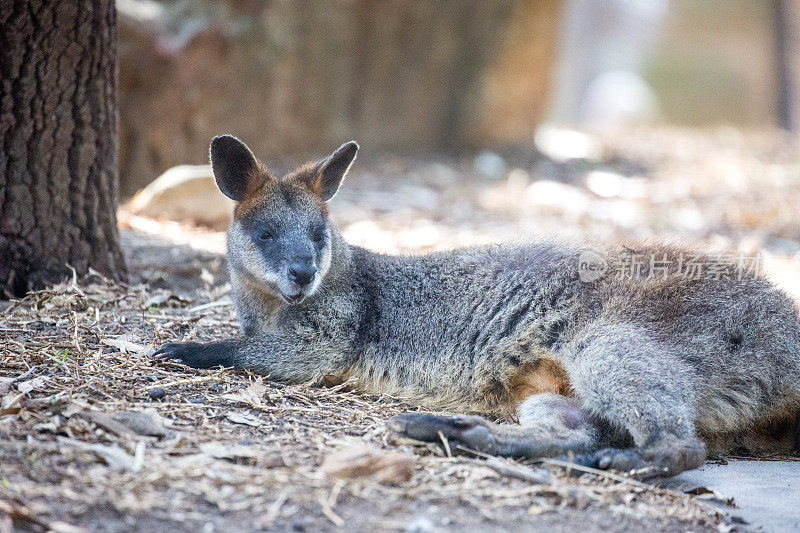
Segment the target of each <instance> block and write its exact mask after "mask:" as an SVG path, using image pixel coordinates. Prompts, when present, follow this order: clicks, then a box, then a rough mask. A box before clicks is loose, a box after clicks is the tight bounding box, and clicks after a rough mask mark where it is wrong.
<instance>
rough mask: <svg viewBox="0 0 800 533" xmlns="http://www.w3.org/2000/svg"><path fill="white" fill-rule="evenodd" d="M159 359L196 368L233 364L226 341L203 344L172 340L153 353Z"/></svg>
mask: <svg viewBox="0 0 800 533" xmlns="http://www.w3.org/2000/svg"><path fill="white" fill-rule="evenodd" d="M153 355H154V356H155V357H156V358H157V359H159V360H166V359H171V360H175V361H179V362H181V363H183V364H185V365H186V366H191V367H194V368H212V367H215V366H233V360H232V358H231V348H230V346H228V345H227V344H226V343H225V341H223V342H216V343H208V344H201V343H199V342H171V343H168V344H165V345H163V346H162V347H160V348H159V349H158V350H156V351H155V353H154V354H153Z"/></svg>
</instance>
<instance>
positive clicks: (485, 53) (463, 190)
mask: <svg viewBox="0 0 800 533" xmlns="http://www.w3.org/2000/svg"><path fill="white" fill-rule="evenodd" d="M117 6H118V10H119V40H120V43H119V50H120V59H119V68H120V73H119V92H120V96H119V98H120V119H121V131H120V185H121V187H120V188H121V193H122V196H123V200H126V199H130V198H131V197H133V199H132V201H131V202H130V203H129V204H128V205H127V206H126V207H124V208H123V210H122V213H121V220H122V222H123V225H128V226H130V227H133V228H135V229H138V230H140V231H148V228H150V229H151V230H152V231H155V229H154V228H155V227H156V226H154V225H153V224H156V223H158V224H161V226H159V228H160V229H159V231H163V230H164V224H168V223H174V224H176V225H175V226H174V233H175V234H176V235H177V234H182V235H192V231H195V230H197V232H201V231H204V232H206V233H204V235H206V237H208V235H212V237H210V239H211V240H209V239H208V238H206V239H205V241H204V242H206V244H205V245H204V246H210V247H211V248H221V247H222V246H223V244H222V243H223V238H222V236H221V234H216V237H213V235H214V234H210V233H207V231H206V230H207V229H212V230H217V231H219V230H222V229H224V228H225V226H226V224H227V218H228V216H229V213H230V208H231V206H230V204H229V203H227V202H226V200H225V199H224V198H222V197H221V195H219V194H218V193H217V192H216V191H215V187H214V185H213V180H212V178H211V176H210V173H209V170H208V167H207V166H205V164H206V163H207V149H208V143H209V140H210V139H211V138H212V137H213V136H214V135H217V134H220V133H232V134H234V135H236V136H238V137H240V138H241V139H243V140H244V141H245V142H246V143H247V144H248V145H249V146H250V147H251V148H252V149H253V151H254V152H255V153H256V155H258V156H259V157H260V158H261V159H262V160H264V161H265V162H266V163H267V164H268V166H269V167H270V168H273V169H274V170H275V171H276V172H281V171H283V170H285V169H287V168H288V167H290V166H292V165H294V164H297V163H300V162H303V161H304V160H306V159H308V158H318V157H322V156H324V155H326V154H327V153H329V152H331V151H332V150H333V149H335V148H336V147H337V146H339V144H341V143H342V142H343V141H346V140H350V139H355V140H357V141H359V143H360V144H361V147H362V149H361V152H360V153H359V160H358V161H357V164H356V165H355V167H354V169H353V171H352V175H351V178H350V180H349V183H348V184H347V185H346V186H345V187H344V189H343V190H342V192H341V193H340V195H339V196H337V199H336V200H335V201H334V202H333V204H332V208H333V214H334V217H335V218H336V220H337V221H338V222H339V224H340V226H341V227H342V229H343V231H344V233H345V235H346V236H347V237H348V238H349V239H351V240H352V241H354V242H356V243H358V244H363V245H366V246H369V247H371V248H375V249H381V250H386V251H418V250H427V249H435V248H446V247H452V246H456V245H469V244H475V243H479V242H486V241H490V240H498V239H502V240H508V239H514V238H521V237H531V236H540V235H552V234H558V235H567V236H577V237H579V238H582V239H586V238H589V239H608V238H620V237H622V238H659V239H664V238H666V239H680V240H684V241H689V242H693V243H698V244H701V245H703V246H710V247H722V248H733V249H738V250H740V251H747V252H748V253H754V252H755V251H756V250H765V251H766V253H767V254H768V255H770V257H772V258H773V259H774V260H773V261H772V262H771V264H772V265H773V267H772V268H773V270H774V271H775V272H779V271H780V272H784V273H785V276H784V277H786V279H787V281H786V283H787V284H789V285H793V286H794V287H795V288H797V285H798V283H800V281H792V280H794V279H797V278H800V276H797V273H798V272H800V214H798V212H800V200H798V198H799V197H800V194H798V193H800V165H798V162H800V158H798V153H800V152H798V150H797V143H796V138H797V135H796V130H797V127H796V125H797V124H796V123H797V116H796V115H797V113H796V112H795V107H796V104H797V103H800V94H798V93H797V91H795V90H794V88H795V87H796V86H797V81H798V73H800V69H798V66H800V62H799V61H798V57H800V56H798V54H797V53H796V50H795V44H796V43H798V42H800V40H798V30H799V29H800V26H799V25H798V23H797V21H798V17H797V15H798V13H800V11H798V10H799V9H800V2H797V1H795V0H736V1H730V0H605V1H601V0H529V1H523V0H482V1H477V0H475V1H473V0H464V1H459V2H433V1H422V0H393V1H391V2H388V1H385V2H382V1H377V0H337V1H334V0H323V1H318V2H303V1H293V0H284V1H265V0H198V1H187V0H162V1H154V0H117ZM157 178H158V179H157ZM154 180H155V182H154ZM142 189H144V190H142ZM137 192H138V194H137ZM134 195H135V196H134ZM170 221H171V222H170ZM203 228H206V229H203ZM197 232H196V234H197V235H199V233H197ZM176 238H177V237H176ZM183 238H187V239H191V237H183ZM215 239H216V240H215ZM208 242H212V243H214V244H208ZM776 275H779V274H776Z"/></svg>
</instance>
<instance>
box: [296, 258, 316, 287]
mask: <svg viewBox="0 0 800 533" xmlns="http://www.w3.org/2000/svg"><path fill="white" fill-rule="evenodd" d="M316 273H317V267H315V266H314V265H311V264H308V263H294V264H292V265H289V279H290V280H292V281H294V282H295V283H297V284H298V285H300V286H304V285H308V284H309V283H311V280H312V279H314V274H316Z"/></svg>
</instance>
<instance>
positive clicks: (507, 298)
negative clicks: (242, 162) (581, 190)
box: [162, 166, 800, 477]
mask: <svg viewBox="0 0 800 533" xmlns="http://www.w3.org/2000/svg"><path fill="white" fill-rule="evenodd" d="M309 168H311V169H312V171H313V169H314V168H316V167H313V166H312V167H304V169H301V170H300V171H298V172H297V173H294V174H293V175H290V176H289V177H286V178H283V179H282V180H275V184H274V185H272V186H271V189H270V188H268V189H267V190H265V191H262V192H261V193H260V196H259V199H257V200H253V201H251V203H253V202H255V204H254V205H255V207H253V206H252V205H251V206H250V207H249V208H248V209H249V211H248V215H247V216H266V215H265V214H264V213H263V212H262V211H260V209H272V210H275V209H278V210H284V211H285V215H284V216H283V219H284V220H285V224H287V225H289V226H292V227H298V226H303V224H305V222H304V221H305V219H306V218H307V217H309V216H312V217H313V216H319V214H320V213H322V215H323V216H325V210H324V206H322V207H319V206H316V207H315V205H316V204H315V202H314V200H313V198H311V197H312V196H313V194H312V192H310V191H305V192H303V191H300V192H298V189H297V187H294V185H292V187H293V188H292V189H291V190H292V194H296V195H299V197H298V198H294V199H291V198H290V200H289V202H288V204H287V203H286V202H284V203H283V204H281V202H280V201H277V200H276V199H275V198H276V196H280V197H285V194H284V193H281V194H278V193H277V192H275V191H278V190H283V189H281V187H285V186H288V185H286V184H297V183H303V182H307V181H308V179H306V178H303V179H300V178H298V175H299V174H298V173H300V174H303V173H304V172H305V173H307V172H309V170H308V169H309ZM345 171H346V169H345ZM342 177H343V176H342ZM304 179H305V181H304ZM303 195H307V196H308V198H306V197H305V196H303ZM276 201H277V202H278V204H280V205H277V204H276V203H275V202H276ZM258 202H261V204H258ZM258 205H261V206H262V207H258ZM266 206H269V207H266ZM292 206H293V207H292ZM325 220H326V232H327V235H328V240H327V242H326V245H325V250H324V252H323V253H322V254H321V256H320V257H326V258H327V259H325V263H326V268H324V269H320V271H321V275H320V276H319V283H318V284H317V285H316V286H315V287H314V290H313V291H310V292H309V294H307V295H306V296H305V298H304V299H303V300H302V301H301V302H300V303H298V304H296V305H290V304H287V303H284V302H283V301H282V300H281V299H280V298H279V297H278V295H277V294H276V288H275V287H276V284H275V279H274V278H276V277H277V276H280V269H279V268H278V269H272V267H270V266H269V265H267V264H266V262H265V261H264V260H261V259H258V260H256V259H252V257H251V259H250V260H248V259H244V260H243V259H242V257H243V256H247V255H248V248H249V247H250V243H249V241H248V237H247V234H246V232H243V231H242V229H241V223H240V221H239V219H237V221H235V222H234V224H233V225H232V227H231V231H230V234H229V257H230V268H231V279H232V286H233V290H232V294H233V298H234V302H235V304H236V309H237V311H238V314H239V317H240V319H241V322H242V330H243V333H244V335H243V337H241V338H239V339H235V340H231V341H228V342H226V343H222V344H217V345H214V346H211V345H191V344H190V345H185V344H184V345H180V344H173V345H167V346H166V347H165V348H163V349H162V353H163V354H165V355H167V356H170V357H176V358H179V359H183V360H184V361H186V362H187V363H189V364H193V365H195V366H212V365H213V364H220V363H221V364H231V365H233V366H237V367H240V368H248V369H250V370H253V371H256V372H260V373H263V374H265V375H269V376H270V377H271V378H274V379H279V380H286V381H291V382H305V381H310V380H315V379H318V378H320V377H321V376H326V377H331V378H334V379H339V380H345V379H353V380H354V383H355V387H356V388H358V389H359V390H362V391H365V392H372V393H389V394H392V395H394V396H398V397H401V398H405V399H407V400H408V401H410V402H414V403H417V404H419V405H424V406H426V407H431V408H436V409H446V410H453V411H461V412H470V413H480V414H483V415H488V416H491V417H494V418H514V416H515V414H516V413H517V412H518V414H519V421H520V422H521V423H522V425H513V424H496V423H494V422H490V421H487V420H485V419H483V418H480V417H475V416H471V417H432V416H431V415H421V414H417V413H410V414H407V415H403V416H401V417H398V418H397V419H395V420H393V421H392V422H391V424H390V425H391V426H392V427H393V428H394V429H396V430H397V431H400V432H403V433H406V434H408V435H412V436H416V438H423V439H425V438H429V439H430V440H437V441H438V439H439V437H438V431H444V434H445V435H446V436H448V438H450V439H452V440H453V441H454V442H455V443H461V444H463V445H465V446H467V447H472V448H477V449H481V450H483V451H487V452H491V453H499V454H502V455H511V456H526V457H530V456H541V455H546V456H557V455H561V454H564V453H566V452H576V453H578V454H584V455H579V456H578V458H579V460H582V461H583V462H584V464H590V465H592V466H597V467H601V468H618V469H624V470H627V469H630V468H641V469H642V470H640V472H645V474H646V475H674V474H676V473H678V472H680V471H681V470H684V469H687V468H693V467H696V466H698V465H699V464H701V463H702V461H703V459H704V458H705V444H707V445H709V446H711V449H712V450H713V451H717V452H719V451H730V450H731V449H733V448H736V447H741V446H745V447H749V448H750V451H751V452H753V453H759V452H763V451H772V450H773V449H784V451H785V447H786V446H787V444H786V443H787V442H789V440H791V438H790V439H789V440H786V439H785V438H783V437H785V436H786V435H785V434H787V432H788V433H791V432H792V431H796V426H795V425H793V424H796V420H797V415H798V412H799V409H798V407H799V406H800V319H799V318H798V311H797V308H796V307H795V305H794V303H793V302H792V301H791V300H790V299H789V298H788V297H787V296H786V295H785V294H783V293H782V292H780V291H779V290H777V289H776V288H775V287H774V286H772V285H771V284H770V283H769V282H767V281H766V280H764V279H761V278H759V277H758V276H755V275H748V276H744V277H743V279H736V278H733V279H723V280H715V279H708V278H702V279H696V280H695V279H689V278H687V277H686V276H681V275H680V273H679V272H678V271H677V269H676V268H671V269H670V271H669V272H667V273H661V274H663V276H662V275H659V276H656V275H651V272H650V271H649V269H648V268H644V269H643V270H642V271H640V272H637V273H636V275H635V276H633V277H632V278H623V279H618V278H617V277H615V276H612V275H606V276H603V277H601V278H600V279H598V280H596V281H592V282H583V281H581V279H580V277H579V275H578V261H579V257H580V255H581V253H582V252H583V251H584V250H585V247H581V246H578V245H574V244H569V243H562V242H555V241H544V242H538V243H529V244H503V245H493V246H485V247H480V248H470V249H461V250H453V251H449V252H442V253H434V254H430V255H424V256H388V255H382V254H377V253H374V252H371V251H368V250H365V249H363V248H359V247H356V246H351V245H349V244H348V243H347V242H345V240H344V239H343V238H342V236H341V235H340V234H339V232H338V231H337V230H336V228H335V227H334V225H333V224H331V223H330V221H329V220H328V219H327V217H325ZM597 250H599V251H600V253H601V255H604V256H605V257H608V258H611V259H610V261H611V264H612V265H613V262H614V259H613V258H615V257H620V256H621V255H624V254H625V253H627V252H629V251H630V249H629V248H623V247H611V248H605V249H604V248H597ZM636 251H637V252H643V253H646V254H651V253H652V254H657V255H658V256H659V257H661V256H664V257H668V258H671V259H672V260H673V261H674V262H675V263H677V259H678V257H679V256H680V254H681V253H682V251H681V250H680V249H677V248H672V247H665V246H642V247H640V248H637V250H636ZM648 256H649V255H648ZM704 257H705V256H704ZM707 259H709V260H710V258H707ZM270 261H271V259H270ZM267 262H269V261H267ZM248 265H249V266H248ZM259 269H261V271H262V277H261V278H259ZM323 270H324V272H323ZM559 368H560V369H561V372H562V373H563V375H561V374H560V373H559V372H558V371H556V370H553V369H559ZM559 376H560V377H559ZM542 383H544V385H542ZM550 384H552V386H551V385H550ZM559 387H560V388H559ZM556 392H561V395H559V394H556ZM567 396H568V397H567ZM787 428H788V429H787ZM770 432H772V434H770ZM792 436H793V435H792ZM773 437H774V438H773ZM790 437H791V436H790ZM701 438H702V440H701ZM704 442H705V444H704ZM765 443H772V444H775V446H774V447H770V446H766V447H765ZM451 445H452V444H451ZM605 446H614V447H615V448H610V449H608V450H605V449H603V448H604V447H605ZM630 446H634V449H632V450H625V449H624V448H628V447H630ZM781 446H783V447H784V448H781ZM648 468H649V469H650V470H647V469H648ZM643 477H644V476H643Z"/></svg>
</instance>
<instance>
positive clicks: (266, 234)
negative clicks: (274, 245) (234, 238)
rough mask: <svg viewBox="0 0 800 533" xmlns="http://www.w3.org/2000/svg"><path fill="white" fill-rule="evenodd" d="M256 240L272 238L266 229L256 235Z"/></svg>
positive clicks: (265, 240) (263, 240) (262, 240)
mask: <svg viewBox="0 0 800 533" xmlns="http://www.w3.org/2000/svg"><path fill="white" fill-rule="evenodd" d="M258 240H259V241H261V242H267V241H271V240H272V233H270V232H268V231H262V232H261V234H260V235H259V236H258Z"/></svg>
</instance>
